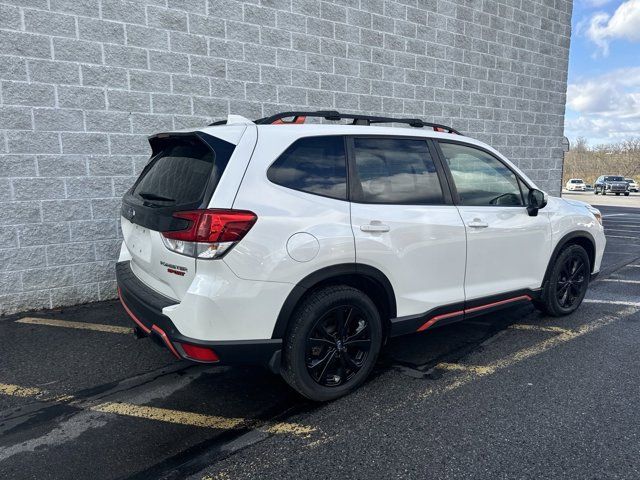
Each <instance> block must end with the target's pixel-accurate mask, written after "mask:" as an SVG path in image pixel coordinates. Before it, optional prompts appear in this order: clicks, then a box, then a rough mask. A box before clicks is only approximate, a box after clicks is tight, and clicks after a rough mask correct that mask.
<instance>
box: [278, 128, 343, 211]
mask: <svg viewBox="0 0 640 480" xmlns="http://www.w3.org/2000/svg"><path fill="white" fill-rule="evenodd" d="M267 177H268V178H269V180H270V181H272V182H273V183H276V184H278V185H282V186H283V187H287V188H291V189H293V190H299V191H301V192H307V193H312V194H314V195H322V196H324V197H330V198H336V199H338V200H346V199H347V162H346V156H345V148H344V137H341V136H326V137H306V138H301V139H299V140H297V141H295V142H294V143H293V144H292V145H291V146H290V147H289V148H287V150H285V152H284V153H283V154H282V155H280V157H278V159H277V160H276V161H275V162H273V164H272V165H271V167H269V170H268V171H267Z"/></svg>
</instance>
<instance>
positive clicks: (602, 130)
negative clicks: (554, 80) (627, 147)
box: [565, 67, 640, 143]
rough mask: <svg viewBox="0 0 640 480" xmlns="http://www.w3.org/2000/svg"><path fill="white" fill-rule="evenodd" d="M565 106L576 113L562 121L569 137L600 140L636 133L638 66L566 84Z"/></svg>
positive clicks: (639, 119)
mask: <svg viewBox="0 0 640 480" xmlns="http://www.w3.org/2000/svg"><path fill="white" fill-rule="evenodd" d="M567 107H568V109H569V110H570V111H573V112H575V113H576V114H577V117H576V116H575V115H570V118H569V119H568V120H567V121H566V122H565V132H566V135H567V136H569V137H571V138H575V137H578V136H583V137H587V138H588V139H591V140H592V143H602V142H611V141H618V140H621V139H625V138H631V137H640V67H633V68H622V69H618V70H615V71H612V72H610V73H607V74H604V75H600V76H598V77H593V78H589V79H584V80H580V81H578V82H575V83H572V84H569V85H568V87H567ZM571 117H575V118H571ZM596 140H597V142H596Z"/></svg>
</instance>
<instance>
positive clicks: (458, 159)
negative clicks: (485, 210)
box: [440, 142, 524, 206]
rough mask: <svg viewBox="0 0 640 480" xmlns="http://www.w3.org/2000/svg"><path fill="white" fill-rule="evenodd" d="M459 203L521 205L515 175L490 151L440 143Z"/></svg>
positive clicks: (520, 194)
mask: <svg viewBox="0 0 640 480" xmlns="http://www.w3.org/2000/svg"><path fill="white" fill-rule="evenodd" d="M440 148H441V149H442V153H443V154H444V158H445V160H446V162H447V164H448V165H449V169H450V170H451V175H452V176H453V181H454V183H455V186H456V189H457V191H458V196H459V197H460V203H461V204H462V205H474V206H491V205H498V206H519V205H524V202H523V200H522V193H521V192H520V187H519V184H518V177H517V176H516V175H515V174H514V173H513V172H512V171H511V170H509V169H508V168H507V166H506V165H505V164H503V163H502V162H501V161H500V160H498V159H497V158H495V157H494V156H493V155H490V154H489V153H486V152H484V151H483V150H479V149H477V148H473V147H469V146H466V145H459V144H454V143H444V142H441V143H440Z"/></svg>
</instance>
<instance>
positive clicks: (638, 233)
mask: <svg viewBox="0 0 640 480" xmlns="http://www.w3.org/2000/svg"><path fill="white" fill-rule="evenodd" d="M609 232H616V233H635V234H637V235H638V238H640V230H639V231H637V232H636V231H635V230H622V229H618V228H605V229H604V234H605V235H606V234H607V233H609Z"/></svg>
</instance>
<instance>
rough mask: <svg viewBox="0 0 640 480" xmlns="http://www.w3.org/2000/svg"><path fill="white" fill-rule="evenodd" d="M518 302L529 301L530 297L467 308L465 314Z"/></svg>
mask: <svg viewBox="0 0 640 480" xmlns="http://www.w3.org/2000/svg"><path fill="white" fill-rule="evenodd" d="M518 300H529V301H531V297H530V296H529V295H520V296H519V297H513V298H508V299H506V300H500V301H499V302H493V303H487V304H486V305H480V306H479V307H473V308H467V309H465V311H464V313H470V312H477V311H478V310H484V309H485V308H491V307H496V306H498V305H504V304H505V303H511V302H517V301H518Z"/></svg>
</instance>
